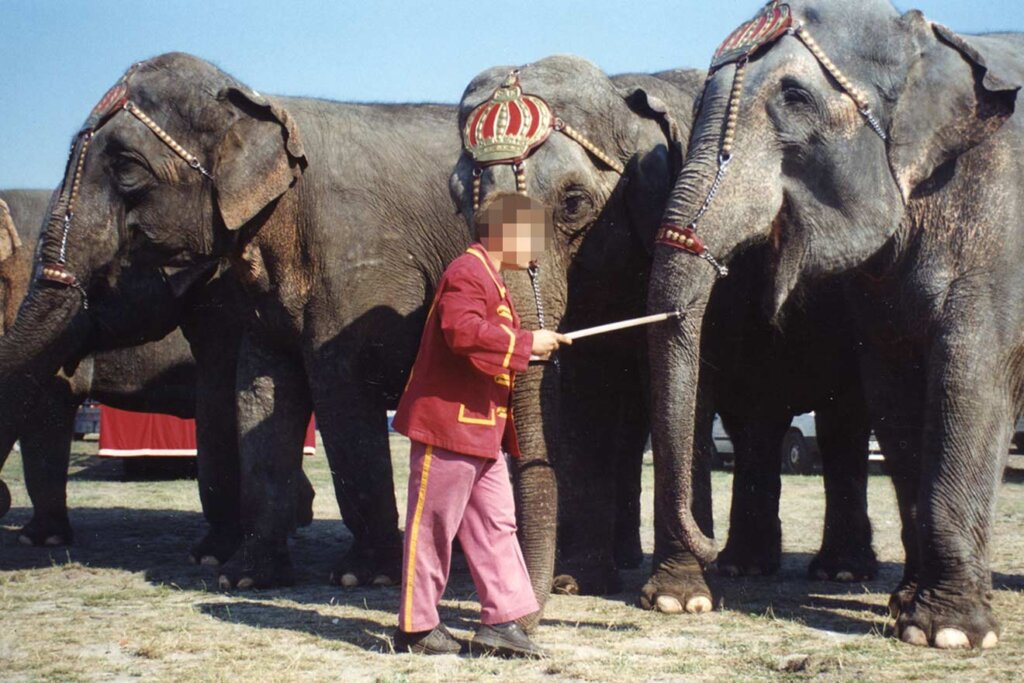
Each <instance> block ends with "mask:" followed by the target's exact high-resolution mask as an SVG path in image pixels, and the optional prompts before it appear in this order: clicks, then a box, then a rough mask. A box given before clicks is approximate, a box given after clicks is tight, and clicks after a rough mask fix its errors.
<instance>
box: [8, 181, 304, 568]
mask: <svg viewBox="0 0 1024 683" xmlns="http://www.w3.org/2000/svg"><path fill="white" fill-rule="evenodd" d="M50 197H51V193H50V192H48V191H43V190H9V191H0V209H2V208H3V207H4V206H8V207H9V211H7V212H6V213H3V212H2V211H0V219H2V220H3V225H2V227H3V232H2V233H0V238H4V239H6V240H8V241H7V244H9V246H10V248H9V249H2V254H3V255H4V256H5V258H3V259H2V260H0V297H2V299H3V301H4V316H3V321H2V322H3V328H4V329H5V330H10V329H12V328H13V326H14V323H15V317H16V315H17V311H18V307H19V305H20V304H21V303H22V300H23V299H24V297H25V294H26V292H27V290H28V288H29V284H30V280H31V275H32V273H33V271H34V270H35V265H34V263H33V255H34V254H35V253H36V247H37V244H38V241H39V233H40V230H41V226H42V225H43V224H44V218H45V216H46V213H47V208H48V205H49V202H50ZM159 277H160V278H163V277H164V276H163V275H162V274H161V275H160V276H159ZM181 277H182V275H181V274H177V275H172V279H175V278H178V279H176V280H175V287H179V288H182V289H183V290H186V294H185V295H184V296H174V297H170V293H169V292H162V290H160V289H159V288H158V287H153V288H150V287H142V288H140V289H141V290H142V292H143V293H144V294H145V295H146V296H147V297H148V298H147V299H146V302H147V304H148V305H149V307H150V308H151V310H156V311H158V313H157V314H156V315H140V313H139V310H138V309H137V308H134V307H128V308H130V309H131V310H127V311H125V310H122V309H123V308H124V307H125V304H126V303H134V301H133V300H132V299H128V300H125V299H124V298H123V297H122V296H120V295H118V294H116V290H113V291H111V290H108V291H97V292H96V293H95V296H94V298H93V302H92V303H93V305H92V307H91V310H90V313H89V318H90V320H89V324H88V325H86V326H84V328H83V329H85V330H87V334H88V340H87V341H85V342H82V343H80V344H79V347H80V351H79V354H80V355H78V356H69V357H68V358H67V359H66V360H65V361H64V362H63V363H62V366H61V368H60V370H59V372H57V373H56V374H54V375H53V376H51V377H49V378H45V379H41V382H40V385H39V386H38V387H37V388H36V389H37V390H36V392H35V393H36V398H35V400H34V401H32V402H28V401H26V400H25V399H24V397H16V400H18V402H19V405H18V406H17V410H18V411H19V412H20V418H19V420H18V421H17V422H12V423H11V424H12V426H13V429H12V430H10V431H8V432H6V433H5V434H4V439H5V441H6V442H7V443H13V441H14V439H20V442H21V452H22V460H23V464H24V470H25V484H26V487H27V489H28V493H29V498H30V499H31V500H32V504H33V516H32V519H31V520H30V521H29V523H28V524H27V525H26V526H25V527H24V528H23V529H21V531H20V532H19V540H20V541H21V542H22V543H25V544H29V545H61V544H65V543H71V542H72V538H73V533H72V529H71V525H70V522H69V520H68V511H67V498H66V488H67V473H68V457H69V452H70V445H71V438H72V430H73V423H74V416H75V412H76V411H77V409H78V407H79V406H80V405H81V403H82V402H83V401H84V400H85V399H86V398H87V397H92V398H94V399H96V400H99V401H101V402H103V403H105V404H107V405H110V406H113V407H117V408H122V409H125V410H136V411H142V412H162V413H167V414H171V415H176V416H178V417H183V418H192V417H197V418H198V419H197V429H198V430H199V438H198V443H199V451H200V459H199V469H200V472H201V473H202V476H201V481H203V483H207V484H208V483H209V482H208V481H207V480H208V477H207V476H205V473H207V472H208V471H209V470H210V469H211V467H210V465H209V463H208V461H209V460H210V459H214V460H216V459H223V458H225V455H224V453H227V454H228V456H227V457H229V458H230V454H231V453H233V452H235V450H236V449H234V448H232V447H231V444H230V440H233V434H234V427H233V424H234V409H233V405H232V403H231V402H230V401H207V402H205V403H204V404H202V406H201V407H200V409H199V410H197V389H196V387H197V384H198V385H203V384H204V380H202V379H200V378H198V377H197V372H196V362H195V360H194V359H193V356H192V351H191V348H190V344H189V342H188V341H187V340H186V338H185V336H184V335H183V333H182V331H181V329H180V328H179V327H177V325H178V324H181V325H184V326H185V327H186V328H187V329H189V330H190V332H191V333H192V336H193V338H197V339H202V338H204V337H205V338H206V339H209V340H210V342H213V343H209V342H208V343H207V344H206V346H207V347H213V346H216V347H219V348H220V349H222V350H221V351H219V352H213V353H217V354H218V355H223V354H224V353H233V350H232V349H233V347H235V346H237V341H233V339H232V333H231V330H230V325H228V326H224V325H223V324H222V323H221V322H219V321H223V320H224V318H225V317H224V313H225V310H226V309H229V308H231V306H227V305H225V301H224V300H225V299H228V300H230V298H231V297H230V295H229V294H228V293H227V292H226V291H225V290H226V288H225V284H226V283H224V282H217V281H206V282H204V283H203V285H202V288H201V290H202V291H201V292H199V291H187V290H189V287H188V282H191V281H192V279H193V278H192V276H191V275H189V274H187V273H186V274H185V275H184V277H185V279H186V280H187V281H188V282H182V281H181V280H180V278H181ZM125 283H126V284H127V286H130V287H132V288H135V287H138V286H139V284H140V278H137V277H129V278H126V279H125ZM198 289H199V288H197V290H198ZM154 291H155V292H161V293H162V294H166V295H167V296H165V297H164V298H163V299H158V298H155V297H154V296H153V292H154ZM169 297H170V298H169ZM168 329H169V330H170V332H169V333H167V336H165V337H164V338H163V339H159V338H158V337H159V336H160V335H161V334H163V333H166V332H167V330H168ZM147 338H157V340H156V341H151V342H146V343H142V344H141V345H139V346H129V347H128V348H118V349H115V350H109V351H102V350H100V351H98V352H97V353H92V354H88V355H84V356H83V355H81V354H84V353H86V352H87V351H88V350H91V349H102V348H105V347H106V348H111V347H118V346H124V345H129V344H137V343H139V342H142V341H145V339H147ZM207 353H211V352H207ZM9 409H10V410H12V411H13V410H15V407H14V406H11V407H10V408H9ZM224 427H226V428H227V433H228V435H229V441H228V443H225V444H218V443H217V440H216V439H211V436H215V435H217V434H219V433H223V431H224ZM9 450H10V448H9V446H8V448H7V450H5V451H4V456H3V457H2V458H0V464H2V462H3V460H4V459H6V457H7V454H8V453H9ZM236 457H237V456H236ZM304 484H305V488H304V490H303V492H302V495H303V499H304V500H305V501H306V505H305V512H304V513H303V515H302V519H301V521H307V520H308V519H309V515H310V513H309V504H308V501H309V500H311V496H312V489H311V488H310V487H308V482H304ZM232 486H233V487H234V488H235V489H237V486H238V483H237V475H236V478H235V481H233V482H232V481H227V482H220V483H219V484H215V485H214V486H213V487H212V490H211V487H210V486H207V487H205V488H206V490H207V491H208V492H207V493H203V487H201V488H200V491H201V499H202V500H203V503H204V511H205V512H206V514H207V517H208V519H209V520H210V522H211V525H212V533H214V534H217V535H221V536H235V537H237V525H238V522H237V518H238V511H237V509H234V508H233V507H232V506H237V494H236V495H235V496H234V497H233V498H234V502H232V496H230V495H227V496H225V495H221V492H222V491H223V490H224V489H225V488H227V489H228V490H230V488H231V487H232ZM232 528H234V529H236V530H235V531H232V530H231V529H232ZM235 542H236V543H237V541H235ZM227 554H230V552H228V553H227ZM192 555H193V557H194V559H195V561H200V560H201V559H202V558H203V557H204V556H205V557H206V562H207V563H209V562H211V561H212V560H213V558H214V557H215V556H213V555H208V554H207V553H205V552H204V551H203V550H202V548H197V549H194V550H193V554H192ZM224 559H226V558H224Z"/></svg>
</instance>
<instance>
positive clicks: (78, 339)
mask: <svg viewBox="0 0 1024 683" xmlns="http://www.w3.org/2000/svg"><path fill="white" fill-rule="evenodd" d="M81 311H82V297H81V294H80V293H79V292H78V291H77V290H75V289H72V288H69V287H58V286H53V285H48V284H37V285H35V287H34V288H33V290H32V292H31V293H30V295H29V297H28V298H27V299H26V300H25V303H24V304H23V305H22V307H21V310H20V311H19V313H18V318H17V320H16V321H15V324H14V326H13V327H11V328H10V329H8V330H7V332H6V334H4V335H3V336H2V337H0V406H2V409H0V451H2V452H3V453H8V452H9V451H10V449H11V448H12V447H13V446H14V442H15V440H17V438H18V434H17V431H18V425H19V424H20V422H21V420H22V418H23V416H24V413H25V412H26V410H27V409H28V408H29V407H30V406H31V405H32V404H33V403H34V401H35V397H36V395H37V393H38V392H39V389H40V387H42V386H43V385H44V383H45V382H46V381H47V380H49V379H50V378H51V377H53V375H54V374H55V373H56V372H57V371H58V370H59V369H60V368H61V366H62V365H64V364H65V363H67V362H68V361H69V360H73V359H76V358H77V357H78V355H79V354H80V352H81V349H82V347H83V345H84V343H85V342H86V340H87V337H88V334H87V332H88V330H87V329H86V328H87V326H88V322H87V318H86V317H85V316H83V315H80V312H81Z"/></svg>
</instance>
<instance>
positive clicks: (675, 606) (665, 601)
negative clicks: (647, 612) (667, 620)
mask: <svg viewBox="0 0 1024 683" xmlns="http://www.w3.org/2000/svg"><path fill="white" fill-rule="evenodd" d="M654 606H655V608H656V609H657V610H658V611H659V612H661V613H663V614H680V613H682V611H683V605H682V604H681V603H680V602H679V600H677V599H676V598H673V597H672V596H671V595H659V596H658V599H657V600H656V601H655V603H654Z"/></svg>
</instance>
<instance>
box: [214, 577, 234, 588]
mask: <svg viewBox="0 0 1024 683" xmlns="http://www.w3.org/2000/svg"><path fill="white" fill-rule="evenodd" d="M217 585H218V586H220V587H221V588H222V589H223V590H226V591H229V590H231V589H232V588H233V586H232V585H231V579H229V578H228V577H226V576H224V575H223V574H221V576H220V579H218V580H217Z"/></svg>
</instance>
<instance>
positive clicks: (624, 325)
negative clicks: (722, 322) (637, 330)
mask: <svg viewBox="0 0 1024 683" xmlns="http://www.w3.org/2000/svg"><path fill="white" fill-rule="evenodd" d="M682 315H683V314H682V312H681V311H671V312H669V313H655V314H654V315H645V316H644V317H642V318H631V319H629V320H620V321H619V322H617V323H607V324H605V325H596V326H595V327H587V328H585V329H582V330H576V331H575V332H568V333H566V335H565V336H566V337H568V338H569V339H572V340H573V341H576V340H577V339H582V338H584V337H592V336H594V335H596V334H605V333H606V332H616V331H618V330H625V329H629V328H630V327H639V326H640V325H650V324H651V323H660V322H661V321H663V320H671V319H672V318H680V317H682ZM530 360H540V358H539V357H537V356H530Z"/></svg>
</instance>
